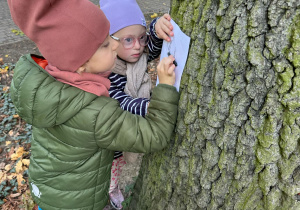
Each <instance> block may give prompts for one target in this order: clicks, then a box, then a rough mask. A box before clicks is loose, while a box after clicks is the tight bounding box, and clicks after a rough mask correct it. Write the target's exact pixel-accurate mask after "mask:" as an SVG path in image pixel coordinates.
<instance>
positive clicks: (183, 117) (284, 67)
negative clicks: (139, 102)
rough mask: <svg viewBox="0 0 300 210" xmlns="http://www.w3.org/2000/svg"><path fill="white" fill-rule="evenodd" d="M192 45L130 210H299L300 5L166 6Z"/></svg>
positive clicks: (290, 0)
mask: <svg viewBox="0 0 300 210" xmlns="http://www.w3.org/2000/svg"><path fill="white" fill-rule="evenodd" d="M171 15H172V18H173V19H174V20H175V22H176V23H178V25H179V26H180V27H181V29H182V30H183V31H184V32H185V33H186V34H187V35H189V36H190V37H191V45H190V52H189V56H188V60H187V64H186V68H185V70H184V74H183V76H182V80H181V99H180V107H179V117H178V122H177V127H176V132H175V133H174V137H173V140H172V143H171V144H170V145H169V146H168V148H166V149H165V150H164V151H162V152H159V153H155V154H150V155H146V156H145V158H144V160H143V163H142V169H141V171H140V176H139V178H138V181H137V184H136V187H135V194H134V195H135V196H134V198H133V201H132V206H131V208H130V209H137V210H144V209H151V210H165V209H166V210H173V209H174V210H181V209H191V210H194V209H284V210H287V209H295V210H296V209H300V194H299V195H298V193H300V166H299V165H300V154H299V153H300V145H299V142H300V141H299V139H300V0H185V1H183V0H180V1H179V0H173V1H172V3H171Z"/></svg>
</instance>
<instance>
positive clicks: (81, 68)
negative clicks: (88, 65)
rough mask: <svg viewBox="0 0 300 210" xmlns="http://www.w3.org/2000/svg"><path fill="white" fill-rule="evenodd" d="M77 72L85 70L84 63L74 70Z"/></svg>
mask: <svg viewBox="0 0 300 210" xmlns="http://www.w3.org/2000/svg"><path fill="white" fill-rule="evenodd" d="M76 72H77V73H78V74H81V73H82V72H85V67H84V65H83V66H80V67H79V68H78V69H77V71H76Z"/></svg>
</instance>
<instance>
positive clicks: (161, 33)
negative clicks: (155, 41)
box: [155, 14, 174, 42]
mask: <svg viewBox="0 0 300 210" xmlns="http://www.w3.org/2000/svg"><path fill="white" fill-rule="evenodd" d="M170 21H171V16H170V15H169V14H164V15H163V16H162V17H160V18H159V19H158V20H157V22H156V24H155V31H156V35H157V37H158V38H160V39H164V40H166V41H167V42H169V41H171V38H170V36H174V32H173V26H172V24H171V22H170Z"/></svg>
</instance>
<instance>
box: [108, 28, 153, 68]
mask: <svg viewBox="0 0 300 210" xmlns="http://www.w3.org/2000/svg"><path fill="white" fill-rule="evenodd" d="M113 36H115V37H118V38H120V40H121V43H120V45H119V47H118V48H117V53H118V56H119V57H120V58H121V59H123V60H125V61H127V62H130V63H134V62H137V61H138V60H139V58H140V57H141V55H142V54H143V52H144V49H145V46H143V45H141V43H142V44H143V43H145V39H147V35H146V28H145V27H144V26H142V25H132V26H127V27H125V28H123V29H121V30H119V31H117V32H116V33H114V34H113ZM125 42H126V43H127V44H128V43H132V42H133V43H134V45H133V46H132V47H131V48H130V49H127V48H128V46H125V45H126V43H125Z"/></svg>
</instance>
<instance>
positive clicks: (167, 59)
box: [161, 55, 175, 74]
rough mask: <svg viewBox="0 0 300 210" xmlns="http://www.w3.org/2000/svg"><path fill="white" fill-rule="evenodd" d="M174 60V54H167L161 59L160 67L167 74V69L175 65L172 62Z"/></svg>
mask: <svg viewBox="0 0 300 210" xmlns="http://www.w3.org/2000/svg"><path fill="white" fill-rule="evenodd" d="M174 60H175V58H174V56H173V55H169V56H168V57H165V58H163V59H162V62H161V63H162V65H163V66H162V68H163V69H164V70H165V72H166V73H167V74H169V72H168V71H169V69H170V68H173V69H175V65H174V64H173V61H174Z"/></svg>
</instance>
